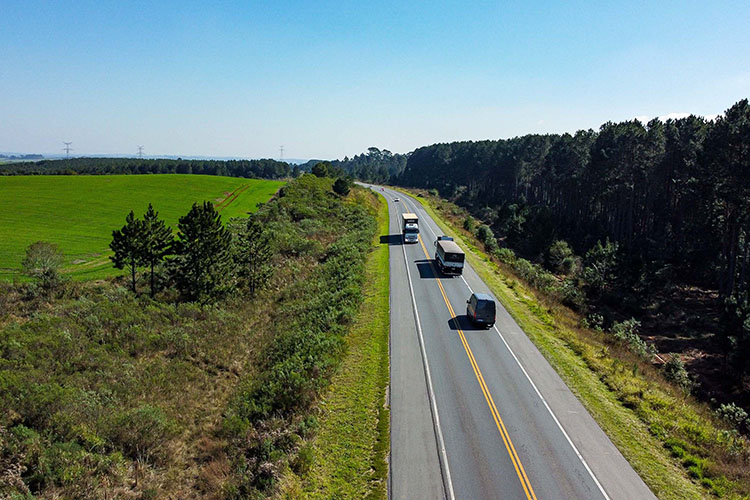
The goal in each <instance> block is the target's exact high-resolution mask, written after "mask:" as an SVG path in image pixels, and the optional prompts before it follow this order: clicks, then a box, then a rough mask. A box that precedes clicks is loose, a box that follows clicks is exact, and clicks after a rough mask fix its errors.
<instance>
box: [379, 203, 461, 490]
mask: <svg viewBox="0 0 750 500" xmlns="http://www.w3.org/2000/svg"><path fill="white" fill-rule="evenodd" d="M394 208H395V207H394ZM396 212H397V213H398V209H396ZM401 250H402V251H403V253H404V266H405V267H406V277H407V279H408V280H409V293H410V295H411V304H412V308H413V309H414V318H415V319H416V323H417V334H418V337H419V348H420V351H421V353H422V359H423V360H424V371H425V377H426V379H427V391H428V398H429V399H430V405H431V406H432V414H433V416H434V419H435V432H436V434H437V437H438V442H439V446H440V456H441V458H442V460H441V462H442V463H441V469H442V470H443V472H444V481H445V483H446V484H443V488H444V489H445V490H447V491H446V492H445V493H446V494H447V495H448V498H449V500H455V498H456V495H455V493H454V492H453V481H452V480H451V471H450V468H449V467H448V456H447V454H446V452H445V441H444V440H443V431H442V430H441V428H440V416H439V415H438V409H437V401H436V400H435V391H434V390H433V388H432V377H431V376H430V363H429V361H428V359H427V351H425V347H424V337H423V336H422V323H421V322H420V321H419V311H418V310H417V302H416V300H415V298H414V288H413V287H412V282H411V272H410V271H409V264H408V262H409V261H408V258H407V256H406V248H404V245H401Z"/></svg>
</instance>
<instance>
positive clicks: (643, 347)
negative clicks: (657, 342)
mask: <svg viewBox="0 0 750 500" xmlns="http://www.w3.org/2000/svg"><path fill="white" fill-rule="evenodd" d="M640 327H641V322H640V321H638V320H636V319H635V318H630V319H629V320H626V321H623V322H621V323H615V324H613V325H612V330H611V331H612V335H614V337H615V338H616V339H617V340H619V341H621V342H624V343H625V344H627V346H628V347H629V348H630V350H631V351H633V352H634V353H636V354H637V355H638V356H640V357H641V358H643V359H645V360H650V359H651V358H652V357H653V356H654V354H655V352H656V351H655V350H654V347H653V346H651V345H649V344H648V343H646V342H645V341H644V340H643V339H642V338H641V337H640V336H639V335H638V329H639V328H640Z"/></svg>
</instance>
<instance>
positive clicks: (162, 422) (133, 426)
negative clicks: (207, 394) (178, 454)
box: [109, 405, 177, 462]
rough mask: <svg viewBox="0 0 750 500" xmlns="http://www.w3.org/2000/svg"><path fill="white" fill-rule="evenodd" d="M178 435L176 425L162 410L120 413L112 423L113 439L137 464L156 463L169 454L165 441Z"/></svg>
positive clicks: (151, 409) (144, 408) (143, 407)
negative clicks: (143, 462) (165, 454)
mask: <svg viewBox="0 0 750 500" xmlns="http://www.w3.org/2000/svg"><path fill="white" fill-rule="evenodd" d="M176 432H177V425H176V423H175V422H174V421H173V420H172V419H170V418H169V417H167V415H166V414H165V413H164V411H163V410H162V409H161V408H158V407H155V406H151V405H145V406H141V407H139V408H133V409H132V410H128V411H126V412H124V413H121V414H120V415H118V416H117V417H115V418H114V419H113V421H112V422H111V428H110V429H109V433H110V438H111V440H112V441H113V442H114V443H117V444H118V445H119V446H120V447H121V448H122V450H123V452H124V453H125V454H126V455H128V456H129V457H131V458H133V459H135V460H144V461H146V462H154V461H157V460H158V459H159V458H162V456H163V453H166V451H167V450H166V449H165V447H164V444H165V441H167V440H168V439H170V438H172V437H173V436H174V435H175V434H176Z"/></svg>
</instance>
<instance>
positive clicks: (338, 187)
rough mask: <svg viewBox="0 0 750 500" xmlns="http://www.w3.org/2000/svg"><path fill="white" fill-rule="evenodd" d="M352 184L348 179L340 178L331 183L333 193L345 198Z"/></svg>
mask: <svg viewBox="0 0 750 500" xmlns="http://www.w3.org/2000/svg"><path fill="white" fill-rule="evenodd" d="M351 187H352V182H351V181H350V180H349V179H345V178H343V177H340V178H338V179H336V182H334V183H333V192H334V193H336V194H339V195H341V196H346V195H347V194H349V191H350V190H351Z"/></svg>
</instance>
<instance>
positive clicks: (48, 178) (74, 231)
mask: <svg viewBox="0 0 750 500" xmlns="http://www.w3.org/2000/svg"><path fill="white" fill-rule="evenodd" d="M283 184H284V183H283V182H282V181H273V180H257V179H237V178H230V177H218V176H204V175H192V176H191V175H179V174H176V175H97V176H93V175H77V176H54V175H36V176H13V177H3V176H0V193H1V194H0V280H6V281H12V280H14V279H16V280H21V279H23V274H22V273H21V260H22V259H23V257H24V252H25V249H26V247H28V245H30V244H31V243H34V242H36V241H47V242H50V243H53V244H55V245H57V246H58V247H59V249H60V251H61V252H62V253H63V258H64V261H63V266H62V268H61V272H62V273H63V274H64V275H66V276H69V277H71V278H72V279H76V280H83V279H99V278H105V277H109V276H113V275H115V274H117V273H116V271H115V270H114V269H113V268H112V266H111V264H110V260H109V256H110V255H111V252H110V251H109V248H108V245H109V242H110V240H111V236H112V230H113V229H115V228H116V227H119V226H121V225H122V223H123V220H124V218H125V215H126V214H127V213H128V212H129V211H130V210H135V212H137V213H138V214H139V215H140V214H141V213H143V211H145V210H146V208H147V205H148V203H149V202H151V203H153V205H154V207H155V208H156V209H157V210H158V211H159V213H160V215H161V217H162V218H163V219H164V221H165V222H166V223H167V224H168V225H170V226H172V227H175V226H176V224H177V219H178V218H179V217H181V216H182V215H184V214H185V213H186V212H187V211H188V210H189V209H190V206H191V205H192V204H193V203H194V202H196V201H201V200H209V201H211V202H213V203H214V204H215V206H216V209H217V211H218V212H219V213H220V214H221V216H222V218H223V220H225V221H228V220H229V219H230V218H232V217H244V216H246V215H247V213H248V212H254V211H255V210H256V209H257V208H256V205H257V204H258V203H262V202H265V201H268V199H269V198H271V196H273V194H274V193H275V192H276V191H277V190H278V189H279V188H280V187H281V186H282V185H283Z"/></svg>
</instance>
